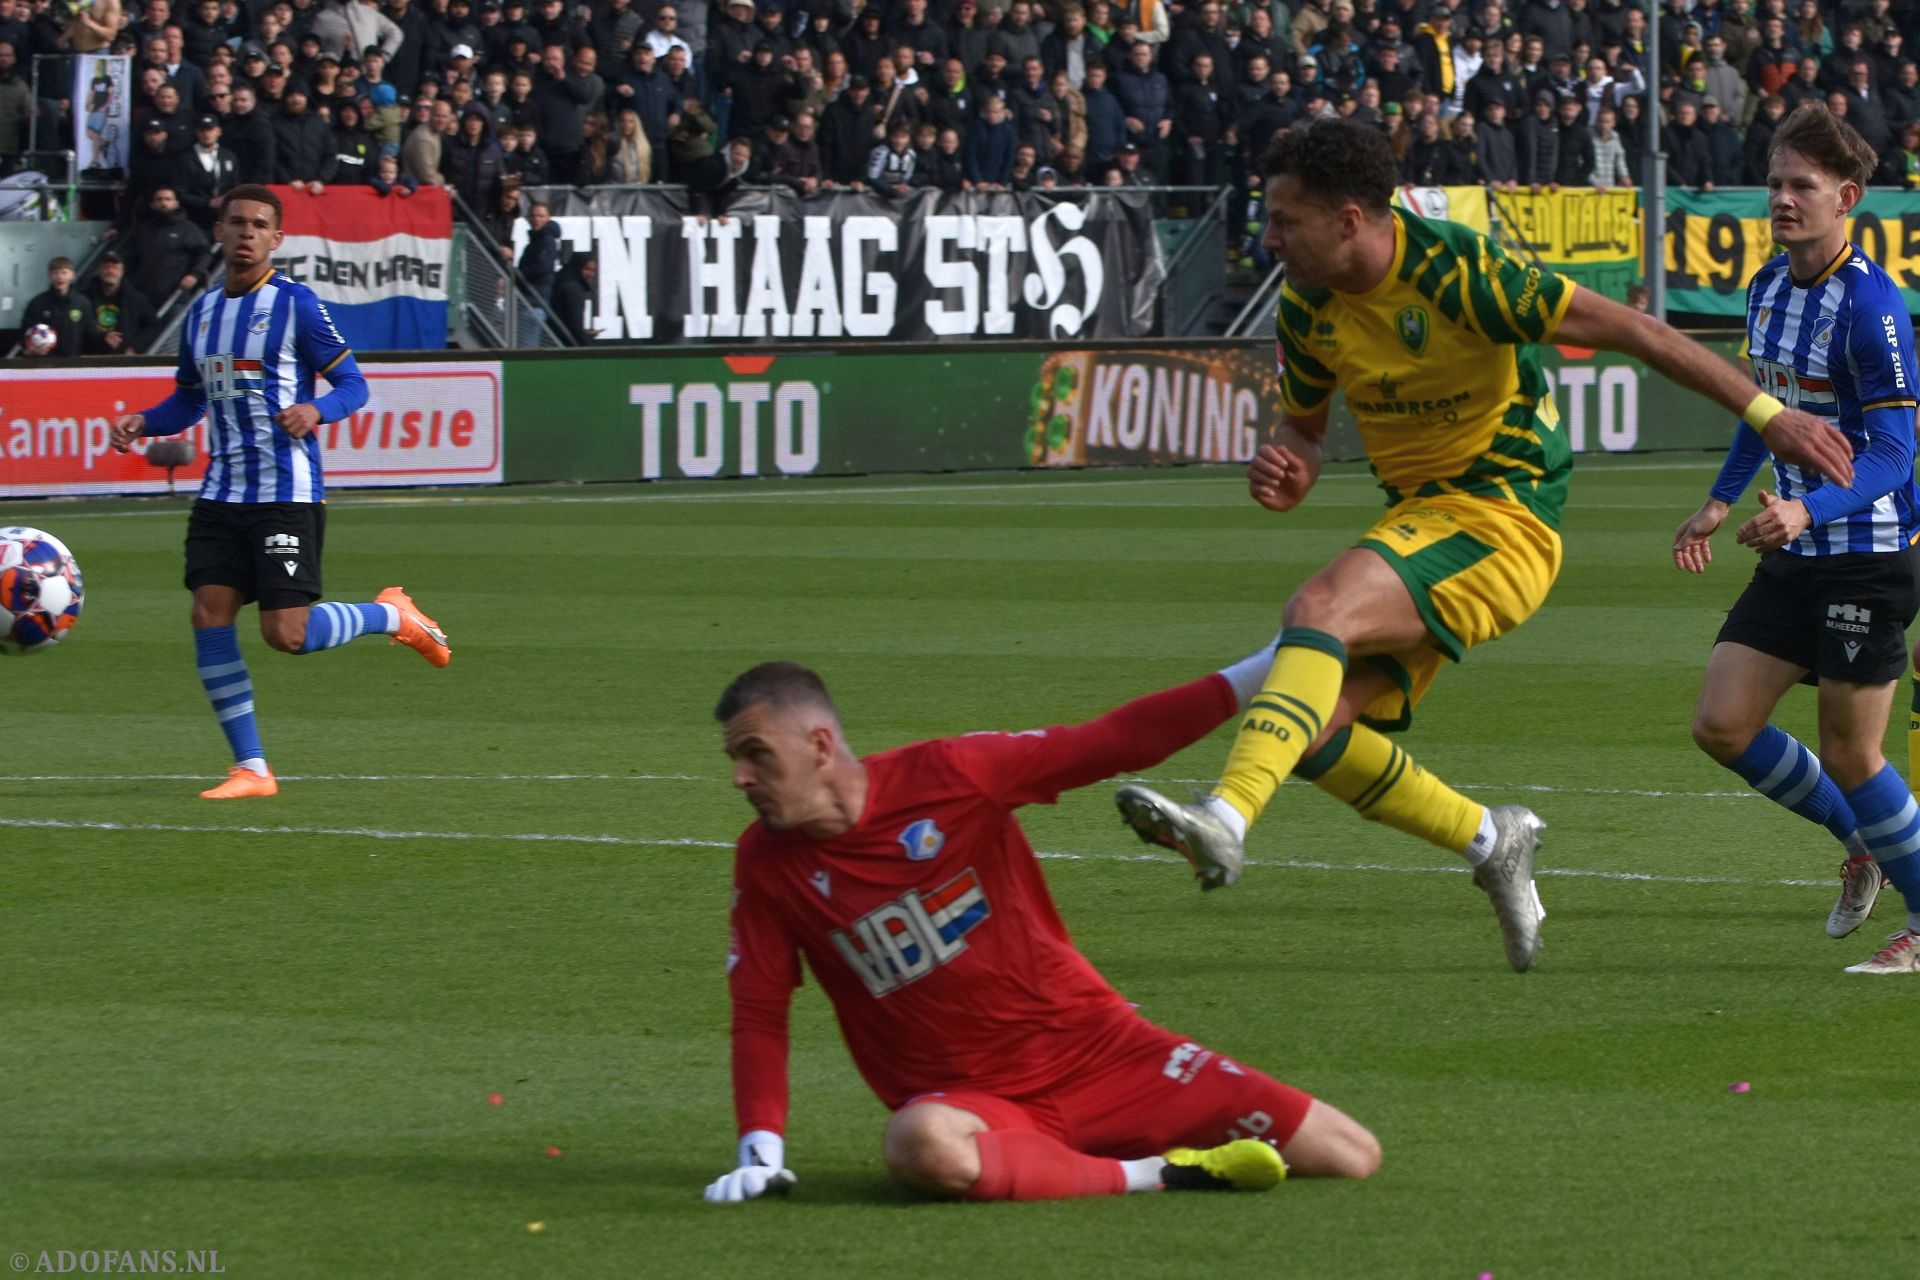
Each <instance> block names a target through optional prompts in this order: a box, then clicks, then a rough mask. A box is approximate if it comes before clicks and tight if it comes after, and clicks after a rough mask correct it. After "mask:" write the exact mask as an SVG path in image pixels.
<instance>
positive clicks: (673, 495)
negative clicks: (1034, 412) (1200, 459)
mask: <svg viewBox="0 0 1920 1280" xmlns="http://www.w3.org/2000/svg"><path fill="white" fill-rule="evenodd" d="M1582 456H1585V455H1582ZM1711 465H1712V464H1710V463H1708V462H1704V461H1702V462H1652V463H1639V464H1635V463H1609V464H1599V463H1596V462H1593V461H1589V462H1587V463H1586V464H1585V465H1584V467H1583V466H1582V465H1581V464H1580V463H1579V462H1577V461H1576V463H1575V466H1574V470H1575V473H1576V474H1579V475H1588V476H1593V475H1619V474H1623V473H1627V472H1640V471H1704V470H1707V469H1709V468H1710V466H1711ZM823 479H824V477H823ZM1345 480H1364V481H1366V482H1367V483H1368V484H1377V483H1379V482H1378V481H1377V480H1375V479H1374V477H1373V476H1372V475H1370V474H1368V473H1367V472H1364V471H1344V472H1336V473H1334V474H1331V475H1323V476H1321V477H1320V483H1322V484H1325V483H1328V482H1329V481H1345ZM796 483H797V484H805V483H806V482H805V481H797V482H796ZM1245 483H1246V480H1245V479H1244V477H1242V476H1241V475H1240V474H1239V473H1238V472H1237V471H1235V472H1233V474H1231V475H1220V476H1198V477H1196V476H1192V475H1185V476H1181V475H1169V476H1141V477H1137V478H1136V477H1128V478H1114V479H1107V478H1100V477H1084V478H1083V477H1079V476H1074V477H1071V478H1070V477H1067V476H1054V477H1051V478H1045V477H1040V476H1035V477H1034V478H1033V479H1030V480H1021V481H989V482H986V483H983V484H969V483H965V482H961V483H954V484H940V483H936V482H934V481H933V480H932V479H931V478H929V480H928V481H927V482H924V483H920V484H904V485H866V486H851V487H833V488H827V487H822V488H799V487H796V488H793V489H731V490H729V489H725V488H722V487H720V486H717V485H716V486H712V489H711V491H708V489H707V488H706V487H705V486H703V487H702V491H701V492H697V493H693V492H687V491H685V490H684V489H676V490H674V491H673V492H648V493H613V494H523V495H514V496H511V497H506V496H500V497H482V496H477V495H468V494H464V493H445V494H426V495H416V494H408V495H395V496H392V497H374V496H367V497H360V496H358V495H355V496H346V495H340V496H336V497H335V498H333V499H332V501H333V503H334V505H335V506H336V507H347V508H351V507H367V508H387V509H395V510H398V509H407V508H418V507H433V506H450V507H475V508H479V507H501V506H505V507H524V506H604V505H608V504H616V505H617V504H623V503H648V502H738V501H744V500H757V501H762V502H765V501H775V502H788V501H798V500H801V499H808V498H858V497H860V496H861V495H863V494H901V493H916V494H917V493H928V492H945V493H949V494H955V493H958V494H964V493H982V492H989V491H996V490H1008V489H1017V490H1024V491H1026V492H1028V493H1033V494H1042V495H1043V494H1046V493H1048V492H1057V491H1060V490H1080V489H1090V488H1111V487H1121V486H1133V485H1167V484H1185V485H1229V484H1231V485H1233V486H1235V487H1238V486H1242V485H1244V484H1245ZM1182 505H1184V504H1182ZM1572 505H1573V506H1574V508H1575V509H1576V510H1577V509H1578V507H1579V505H1580V504H1579V503H1578V502H1577V501H1576V502H1575V503H1573V504H1572ZM1661 509H1664V508H1661ZM59 514H60V519H61V520H115V519H128V518H139V517H145V516H170V517H175V518H178V517H180V516H182V515H185V514H186V512H185V509H184V508H181V507H171V506H170V507H165V508H160V509H155V510H139V511H62V512H60V513H59Z"/></svg>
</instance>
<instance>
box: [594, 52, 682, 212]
mask: <svg viewBox="0 0 1920 1280" xmlns="http://www.w3.org/2000/svg"><path fill="white" fill-rule="evenodd" d="M656 61H657V60H656V59H655V57H654V53H653V49H652V47H651V46H649V45H648V44H647V43H646V42H645V41H644V40H639V41H635V42H634V46H633V48H632V50H630V51H629V52H628V54H627V66H626V68H625V69H624V70H622V71H621V72H620V75H619V77H618V78H617V79H616V80H615V81H614V82H613V88H612V91H611V92H612V98H611V100H612V101H614V102H617V103H619V104H620V105H621V106H622V107H623V108H626V109H629V110H631V111H632V112H633V113H634V114H635V115H636V116H638V117H639V118H640V127H641V129H642V130H644V131H645V133H646V135H647V144H648V145H649V146H650V147H651V148H652V149H653V155H654V174H655V178H656V180H658V179H659V178H660V177H661V176H662V174H663V171H664V168H665V165H664V163H663V162H664V161H665V160H666V156H667V133H668V131H669V130H671V129H672V128H673V126H674V124H675V123H676V122H677V121H678V120H679V118H680V100H679V98H678V97H677V96H676V95H675V94H674V91H673V86H672V85H671V84H669V83H668V82H667V78H666V76H665V75H663V74H661V71H660V68H659V67H658V66H657V65H655V64H656Z"/></svg>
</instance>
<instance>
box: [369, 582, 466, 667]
mask: <svg viewBox="0 0 1920 1280" xmlns="http://www.w3.org/2000/svg"><path fill="white" fill-rule="evenodd" d="M373 599H374V602H375V603H376V604H390V605H392V606H393V607H394V608H395V609H397V610H399V611H400V630H398V631H397V632H395V633H394V636H393V639H391V640H389V641H387V643H388V644H404V645H406V646H407V647H408V648H409V649H412V650H413V651H414V652H416V653H418V654H419V655H420V656H421V657H423V658H425V659H426V660H427V661H428V662H431V663H432V664H433V665H434V666H436V667H444V666H446V665H447V664H448V663H449V662H452V661H453V650H452V649H451V648H449V647H448V645H447V633H446V632H444V631H442V630H441V629H440V624H439V623H437V622H435V621H434V620H433V619H432V618H429V617H428V616H427V615H426V614H424V613H422V612H420V606H419V605H417V604H415V603H414V602H413V598H412V597H411V596H409V595H408V594H407V593H406V592H405V591H402V590H401V589H400V588H399V587H388V588H387V589H386V590H385V591H382V592H381V593H380V594H379V595H377V596H375V597H374V598H373Z"/></svg>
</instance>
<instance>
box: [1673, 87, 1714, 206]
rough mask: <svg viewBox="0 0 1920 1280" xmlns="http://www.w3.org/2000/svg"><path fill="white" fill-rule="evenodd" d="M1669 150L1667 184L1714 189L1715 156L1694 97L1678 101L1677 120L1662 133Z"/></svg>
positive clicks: (1703, 189) (1675, 106)
mask: <svg viewBox="0 0 1920 1280" xmlns="http://www.w3.org/2000/svg"><path fill="white" fill-rule="evenodd" d="M1660 137H1661V143H1662V145H1663V147H1664V148H1665V150H1666V153H1667V185H1668V186H1670V187H1695V188H1698V189H1699V190H1701V191H1712V190H1713V189H1714V186H1713V156H1712V154H1711V153H1710V152H1709V151H1708V149H1707V140H1706V138H1705V137H1704V136H1703V135H1702V134H1701V132H1700V111H1699V108H1698V107H1696V106H1695V105H1694V104H1693V103H1692V102H1690V101H1681V102H1678V103H1676V104H1675V105H1674V108H1673V122H1672V123H1671V124H1669V125H1668V126H1667V127H1666V129H1665V131H1663V132H1662V134H1661V135H1660Z"/></svg>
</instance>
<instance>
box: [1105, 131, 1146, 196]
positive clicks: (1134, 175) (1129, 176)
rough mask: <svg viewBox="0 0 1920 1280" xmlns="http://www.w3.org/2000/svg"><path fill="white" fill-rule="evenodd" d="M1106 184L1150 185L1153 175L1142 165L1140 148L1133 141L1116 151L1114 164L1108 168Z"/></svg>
mask: <svg viewBox="0 0 1920 1280" xmlns="http://www.w3.org/2000/svg"><path fill="white" fill-rule="evenodd" d="M1105 182H1106V185H1107V186H1109V187H1150V186H1152V185H1154V184H1153V176H1152V175H1151V174H1149V173H1148V172H1147V171H1146V170H1145V169H1143V168H1141V167H1140V148H1138V147H1136V146H1134V145H1133V144H1132V143H1131V142H1129V143H1127V144H1126V145H1125V146H1123V147H1121V148H1120V150H1119V151H1117V152H1115V153H1114V157H1113V164H1112V165H1111V166H1110V167H1109V168H1108V169H1107V172H1106V178H1105Z"/></svg>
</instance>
